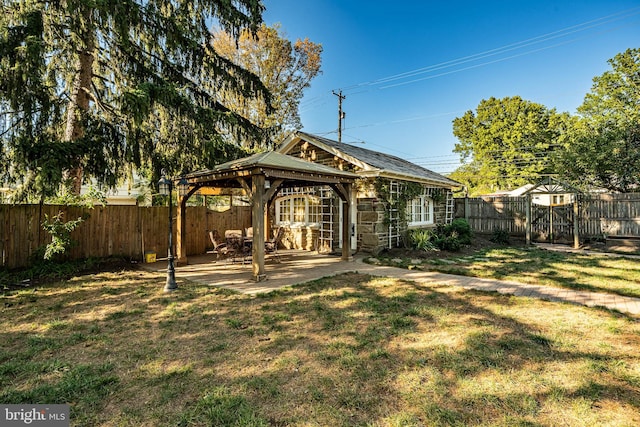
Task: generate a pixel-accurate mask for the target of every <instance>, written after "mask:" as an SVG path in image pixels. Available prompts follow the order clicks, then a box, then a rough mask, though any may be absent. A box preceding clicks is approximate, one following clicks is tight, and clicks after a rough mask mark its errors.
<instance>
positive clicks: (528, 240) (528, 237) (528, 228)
mask: <svg viewBox="0 0 640 427" xmlns="http://www.w3.org/2000/svg"><path fill="white" fill-rule="evenodd" d="M525 214H526V218H527V219H526V221H527V223H526V224H525V242H526V244H527V245H530V244H531V194H527V205H526V207H525Z"/></svg>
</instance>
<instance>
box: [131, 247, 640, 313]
mask: <svg viewBox="0 0 640 427" xmlns="http://www.w3.org/2000/svg"><path fill="white" fill-rule="evenodd" d="M279 254H280V257H279V258H280V262H276V260H275V259H273V258H267V260H266V265H265V267H266V274H267V280H264V281H261V282H255V281H254V280H253V279H252V271H251V264H250V263H245V264H243V263H242V262H241V261H236V262H235V263H231V262H229V261H226V260H216V257H215V255H213V254H206V255H199V256H191V257H189V264H188V265H184V266H179V267H176V279H177V281H178V285H180V282H181V281H182V280H185V279H186V280H190V281H193V282H197V283H201V284H204V285H208V286H216V287H221V288H226V289H231V290H234V291H237V292H241V293H244V294H250V295H253V294H258V293H262V292H269V291H273V290H276V289H279V288H283V287H286V286H291V285H296V284H300V283H304V282H308V281H311V280H316V279H320V278H322V277H327V276H334V275H337V274H341V273H346V272H359V273H363V274H371V275H374V276H382V277H394V278H398V279H404V280H412V281H415V282H417V283H420V284H422V285H424V286H435V285H437V286H442V285H445V286H455V287H460V288H465V289H474V290H480V291H487V292H498V293H501V294H511V295H516V296H525V297H530V298H539V299H543V300H547V301H557V302H566V303H570V304H577V305H584V306H589V307H604V308H608V309H611V310H617V311H620V312H622V313H626V314H629V315H631V316H635V317H638V316H640V298H631V297H624V296H620V295H614V294H606V293H596V292H586V291H574V290H571V289H562V288H554V287H550V286H540V285H535V284H524V283H517V282H508V281H501V280H493V279H483V278H477V277H468V276H457V275H453V274H444V273H437V272H431V271H420V270H406V269H402V268H396V267H388V266H378V265H371V264H367V263H365V262H364V259H365V256H364V255H356V256H355V257H354V260H353V261H343V260H342V259H341V258H340V257H339V256H334V255H324V254H318V253H316V252H309V251H299V250H284V251H280V252H279ZM142 266H143V268H145V269H146V270H149V271H154V272H158V273H165V272H166V271H167V261H166V259H163V260H162V259H161V260H158V261H157V262H155V263H150V264H142Z"/></svg>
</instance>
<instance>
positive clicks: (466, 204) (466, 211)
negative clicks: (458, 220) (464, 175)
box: [464, 195, 469, 222]
mask: <svg viewBox="0 0 640 427" xmlns="http://www.w3.org/2000/svg"><path fill="white" fill-rule="evenodd" d="M464 219H465V220H466V221H467V222H469V196H466V195H465V196H464Z"/></svg>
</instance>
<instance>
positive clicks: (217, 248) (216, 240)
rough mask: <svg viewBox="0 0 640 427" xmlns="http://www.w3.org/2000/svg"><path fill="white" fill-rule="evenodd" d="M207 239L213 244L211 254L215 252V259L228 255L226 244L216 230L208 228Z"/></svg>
mask: <svg viewBox="0 0 640 427" xmlns="http://www.w3.org/2000/svg"><path fill="white" fill-rule="evenodd" d="M208 234H209V240H210V241H211V244H212V245H213V250H212V251H211V253H212V254H216V260H219V259H223V258H226V257H227V255H228V252H229V251H228V250H227V244H226V243H225V242H223V241H222V239H221V237H220V234H219V233H218V230H209V233H208Z"/></svg>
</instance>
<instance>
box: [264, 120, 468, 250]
mask: <svg viewBox="0 0 640 427" xmlns="http://www.w3.org/2000/svg"><path fill="white" fill-rule="evenodd" d="M276 151H278V152H280V153H283V154H287V155H290V156H294V157H297V158H300V159H304V160H308V161H311V162H315V163H320V164H324V165H327V166H331V167H333V168H336V169H339V170H344V171H348V172H353V173H355V174H357V175H359V176H360V178H359V180H358V181H357V183H356V185H355V187H356V188H355V191H354V192H353V193H354V194H353V196H352V200H351V206H352V208H351V212H343V209H342V207H343V206H342V205H343V204H342V203H341V202H340V199H339V198H337V197H335V195H334V194H333V192H332V191H331V190H330V189H328V188H326V187H306V188H293V189H286V190H284V191H281V192H280V193H279V194H278V196H277V197H276V199H275V200H274V202H273V203H272V204H271V207H270V212H269V217H270V218H271V227H278V226H284V227H286V228H287V230H288V233H287V238H286V239H285V245H287V246H289V247H294V248H300V249H308V250H319V251H326V252H330V251H335V250H337V249H338V247H339V245H340V242H341V241H342V236H341V232H342V229H341V227H339V224H340V223H341V222H340V218H341V217H342V215H344V214H346V215H350V217H351V232H352V241H351V242H352V249H353V250H361V251H363V252H370V253H378V252H379V251H381V250H382V249H385V248H392V247H398V246H400V245H402V243H403V240H402V239H403V236H405V235H406V231H407V230H409V229H413V228H431V227H436V226H437V225H438V224H448V223H450V222H451V221H452V220H453V214H454V205H453V190H454V189H456V188H458V187H460V186H461V184H459V183H458V182H456V181H453V180H451V179H449V178H447V177H445V176H443V175H440V174H438V173H435V172H433V171H430V170H428V169H425V168H423V167H421V166H419V165H416V164H414V163H411V162H409V161H407V160H404V159H401V158H399V157H396V156H392V155H389V154H384V153H380V152H377V151H373V150H368V149H366V148H362V147H359V146H356V145H352V144H346V143H341V142H338V141H334V140H331V139H327V138H323V137H320V136H317V135H311V134H308V133H305V132H295V133H293V134H292V135H290V136H289V137H288V138H287V140H285V141H284V142H283V143H282V145H281V146H280V147H278V149H277V150H276Z"/></svg>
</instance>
